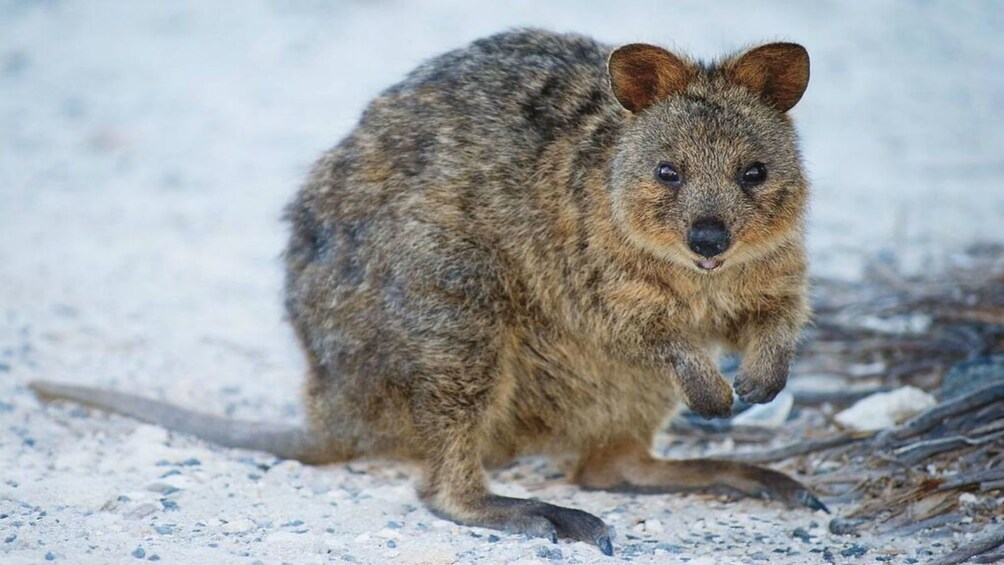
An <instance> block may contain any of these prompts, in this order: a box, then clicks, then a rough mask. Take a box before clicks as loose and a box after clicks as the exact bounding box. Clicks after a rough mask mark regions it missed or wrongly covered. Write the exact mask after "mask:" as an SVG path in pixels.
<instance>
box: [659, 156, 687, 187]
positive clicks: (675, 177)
mask: <svg viewBox="0 0 1004 565" xmlns="http://www.w3.org/2000/svg"><path fill="white" fill-rule="evenodd" d="M655 178H656V179H657V180H658V181H659V182H661V183H663V184H668V185H669V186H672V187H678V186H680V185H681V184H683V176H681V175H680V171H678V170H676V167H675V166H673V164H672V163H668V162H666V161H662V162H661V163H659V165H658V166H656V168H655Z"/></svg>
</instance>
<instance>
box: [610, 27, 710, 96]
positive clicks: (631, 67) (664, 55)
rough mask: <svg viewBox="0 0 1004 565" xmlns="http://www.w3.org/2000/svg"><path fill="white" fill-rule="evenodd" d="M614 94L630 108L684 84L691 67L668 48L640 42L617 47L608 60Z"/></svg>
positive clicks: (681, 87)
mask: <svg viewBox="0 0 1004 565" xmlns="http://www.w3.org/2000/svg"><path fill="white" fill-rule="evenodd" d="M608 70H609V73H610V84H611V87H612V88H613V91H614V96H616V97H617V100H618V101H619V102H620V103H621V105H622V106H624V107H625V108H627V109H628V110H630V111H631V112H635V113H637V112H640V111H641V110H644V109H645V108H647V107H648V106H650V105H652V104H653V103H654V102H656V101H658V100H661V99H663V98H665V97H667V96H670V95H671V94H674V93H676V92H679V91H681V90H683V89H684V88H686V87H687V84H688V83H689V82H690V81H691V79H692V78H693V76H694V70H693V68H692V67H691V66H690V65H688V64H687V63H685V62H684V61H682V60H681V59H680V58H679V57H677V56H675V55H673V54H672V53H670V52H669V51H666V50H665V49H662V48H661V47H656V46H654V45H646V44H642V43H633V44H630V45H625V46H623V47H620V48H618V49H617V50H615V51H614V52H613V53H612V54H611V55H610V61H609V63H608Z"/></svg>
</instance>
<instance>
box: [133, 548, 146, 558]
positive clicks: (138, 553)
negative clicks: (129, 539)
mask: <svg viewBox="0 0 1004 565" xmlns="http://www.w3.org/2000/svg"><path fill="white" fill-rule="evenodd" d="M131 555H132V556H133V557H135V558H136V559H143V558H144V557H146V550H145V549H143V548H142V547H137V548H136V549H134V550H132V553H131Z"/></svg>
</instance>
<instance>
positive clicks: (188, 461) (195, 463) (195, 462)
mask: <svg viewBox="0 0 1004 565" xmlns="http://www.w3.org/2000/svg"><path fill="white" fill-rule="evenodd" d="M181 464H182V465H184V466H185V467H196V466H198V465H202V461H199V460H198V459H196V458H194V457H192V458H191V459H186V460H184V461H182V462H181Z"/></svg>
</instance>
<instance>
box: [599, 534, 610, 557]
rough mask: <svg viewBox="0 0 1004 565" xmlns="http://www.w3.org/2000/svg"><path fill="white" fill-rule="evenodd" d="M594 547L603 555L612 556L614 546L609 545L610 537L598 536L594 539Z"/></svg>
mask: <svg viewBox="0 0 1004 565" xmlns="http://www.w3.org/2000/svg"><path fill="white" fill-rule="evenodd" d="M596 546H597V547H599V548H600V551H602V552H603V555H613V554H614V545H613V544H612V543H610V536H600V537H598V538H596Z"/></svg>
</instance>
